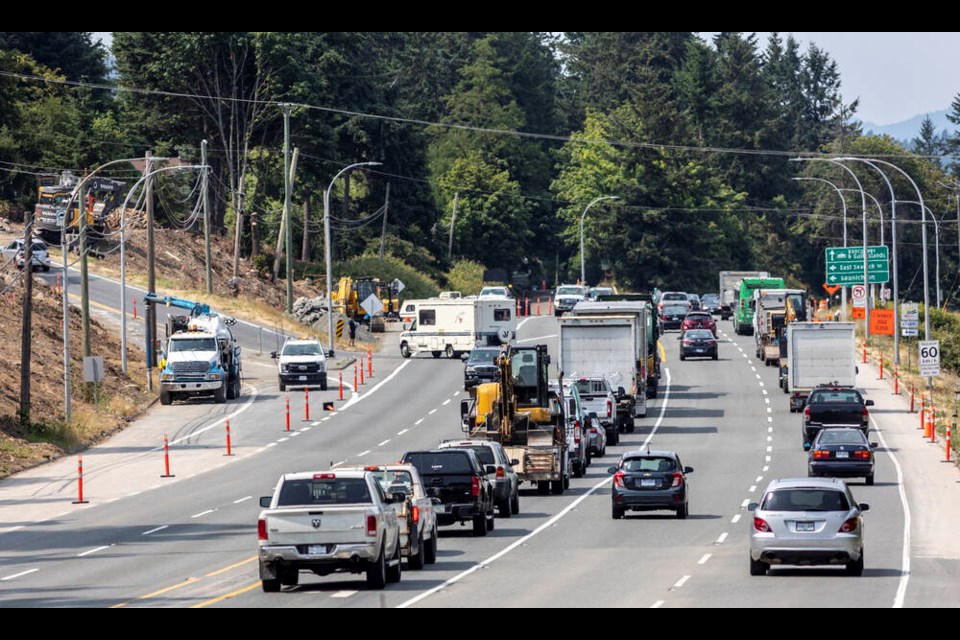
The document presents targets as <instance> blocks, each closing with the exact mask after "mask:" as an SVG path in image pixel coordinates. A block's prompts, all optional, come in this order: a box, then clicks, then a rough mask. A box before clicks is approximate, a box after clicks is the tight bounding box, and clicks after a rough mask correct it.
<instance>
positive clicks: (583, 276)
mask: <svg viewBox="0 0 960 640" xmlns="http://www.w3.org/2000/svg"><path fill="white" fill-rule="evenodd" d="M619 199H620V196H600V197H598V198H594V199H593V200H592V201H591V202H590V204H588V205H587V208H586V209H584V210H583V213H581V214H580V284H581V285H583V286H586V284H587V261H586V260H585V259H584V258H585V257H586V255H585V254H584V252H583V221H584V220H585V219H586V217H587V211H590V207H592V206H593V205H595V204H597V203H598V202H600V201H601V200H619Z"/></svg>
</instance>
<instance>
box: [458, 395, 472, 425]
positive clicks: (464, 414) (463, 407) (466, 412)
mask: <svg viewBox="0 0 960 640" xmlns="http://www.w3.org/2000/svg"><path fill="white" fill-rule="evenodd" d="M469 417H470V401H469V400H461V401H460V419H461V420H463V421H464V422H466V421H467V418H469Z"/></svg>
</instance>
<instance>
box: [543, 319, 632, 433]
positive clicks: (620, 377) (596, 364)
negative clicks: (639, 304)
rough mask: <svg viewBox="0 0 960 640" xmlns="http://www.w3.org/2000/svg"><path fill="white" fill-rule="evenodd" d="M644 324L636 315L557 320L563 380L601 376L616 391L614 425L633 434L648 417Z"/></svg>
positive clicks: (560, 366) (559, 364)
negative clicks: (637, 422)
mask: <svg viewBox="0 0 960 640" xmlns="http://www.w3.org/2000/svg"><path fill="white" fill-rule="evenodd" d="M645 328H646V322H645V321H644V320H643V319H642V318H640V317H638V316H636V315H578V314H577V313H576V312H574V314H573V315H568V316H564V317H562V318H560V359H559V363H558V366H559V368H560V371H561V372H562V373H563V377H564V378H572V379H577V378H589V377H593V376H603V377H604V378H606V379H607V381H608V382H609V384H610V386H611V388H613V389H616V393H615V395H616V399H617V424H618V427H619V429H620V431H621V432H627V433H632V432H633V430H634V419H635V418H642V417H644V416H646V415H647V394H646V384H647V381H646V375H645V371H644V364H645V363H646V347H647V340H646V336H645V335H644V329H645Z"/></svg>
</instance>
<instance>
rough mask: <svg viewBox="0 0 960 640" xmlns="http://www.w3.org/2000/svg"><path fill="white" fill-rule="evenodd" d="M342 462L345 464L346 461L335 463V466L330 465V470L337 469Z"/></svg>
mask: <svg viewBox="0 0 960 640" xmlns="http://www.w3.org/2000/svg"><path fill="white" fill-rule="evenodd" d="M344 462H346V460H341V461H340V462H338V463H336V464H332V465H330V468H331V469H336V468H337V467H339V466H340V465H342V464H343V463H344Z"/></svg>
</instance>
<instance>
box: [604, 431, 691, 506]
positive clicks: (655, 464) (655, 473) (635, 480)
mask: <svg viewBox="0 0 960 640" xmlns="http://www.w3.org/2000/svg"><path fill="white" fill-rule="evenodd" d="M608 471H609V472H610V473H612V474H613V487H611V489H610V496H611V506H612V515H613V519H614V520H619V519H621V518H623V516H624V514H625V513H626V512H627V511H628V510H630V511H656V510H658V509H666V510H670V511H674V512H676V514H677V517H678V518H680V519H683V518H686V517H687V514H688V513H689V512H690V508H689V495H688V492H689V489H688V487H687V474H690V473H693V469H692V468H691V467H684V466H683V465H682V464H680V457H679V456H678V455H677V454H676V453H674V452H673V451H650V450H649V449H647V450H643V451H631V452H628V453H625V454H623V457H622V458H620V464H618V465H617V466H615V467H610V468H609V469H608Z"/></svg>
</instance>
